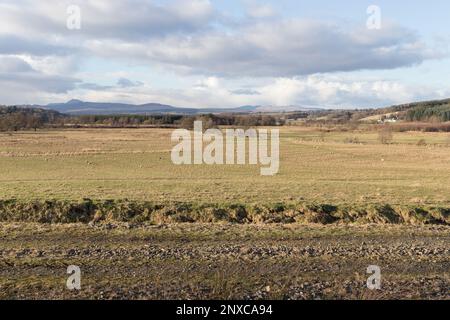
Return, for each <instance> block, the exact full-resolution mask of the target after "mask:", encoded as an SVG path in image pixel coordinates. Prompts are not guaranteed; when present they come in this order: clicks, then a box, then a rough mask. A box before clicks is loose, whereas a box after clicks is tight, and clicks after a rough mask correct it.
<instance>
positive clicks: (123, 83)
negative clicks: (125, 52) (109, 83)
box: [117, 78, 144, 88]
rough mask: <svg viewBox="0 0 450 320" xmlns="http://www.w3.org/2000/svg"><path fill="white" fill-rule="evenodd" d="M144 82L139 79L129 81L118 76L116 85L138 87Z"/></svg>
mask: <svg viewBox="0 0 450 320" xmlns="http://www.w3.org/2000/svg"><path fill="white" fill-rule="evenodd" d="M143 84H144V83H142V82H141V81H131V80H129V79H126V78H120V79H119V80H117V85H118V86H119V87H121V88H131V87H139V86H142V85H143Z"/></svg>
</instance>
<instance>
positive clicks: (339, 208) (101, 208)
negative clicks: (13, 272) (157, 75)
mask: <svg viewBox="0 0 450 320" xmlns="http://www.w3.org/2000/svg"><path fill="white" fill-rule="evenodd" d="M0 221H1V222H39V223H103V222H131V223H143V222H147V223H148V222H149V223H152V224H170V223H194V222H203V223H205V222H206V223H238V224H258V223H259V224H264V223H282V224H290V223H301V224H309V223H315V224H338V223H360V224H367V223H376V224H413V225H424V224H441V225H449V224H450V208H448V207H437V206H421V207H417V206H391V205H388V204H375V205H374V204H370V205H345V204H344V205H330V204H318V203H305V202H291V203H274V204H245V205H244V204H217V203H216V204H215V203H210V204H206V203H204V204H197V203H187V202H167V203H155V202H150V201H131V200H126V199H124V200H98V201H96V200H91V199H83V200H80V201H60V200H45V201H42V200H35V201H28V202H27V201H20V200H15V199H11V200H0Z"/></svg>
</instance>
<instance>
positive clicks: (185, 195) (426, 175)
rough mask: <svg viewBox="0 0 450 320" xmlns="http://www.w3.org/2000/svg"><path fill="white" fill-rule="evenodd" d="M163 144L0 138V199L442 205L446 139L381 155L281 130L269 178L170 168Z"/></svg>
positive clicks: (410, 143)
mask: <svg viewBox="0 0 450 320" xmlns="http://www.w3.org/2000/svg"><path fill="white" fill-rule="evenodd" d="M170 134H171V130H166V129H135V130H130V129H128V130H122V129H110V130H108V129H97V130H95V129H90V130H77V131H39V132H37V133H34V132H19V133H13V134H5V133H0V168H1V176H0V182H1V185H0V198H1V199H11V198H16V199H25V200H28V199H71V200H76V199H81V198H92V199H124V198H127V199H133V200H152V201H173V200H175V201H198V202H260V201H262V200H264V201H267V202H279V201H287V200H298V199H305V200H308V201H318V202H324V203H333V204H334V203H352V204H353V203H379V202H382V203H389V204H409V203H423V204H436V205H437V204H442V205H449V204H450V197H449V194H450V174H449V173H450V138H449V136H448V134H447V133H397V134H395V135H394V140H393V142H392V143H391V144H387V145H384V144H380V143H379V142H378V141H377V133H373V132H357V133H355V132H332V133H322V132H319V131H315V130H309V129H303V128H283V129H282V132H281V138H280V171H279V173H278V175H276V176H274V177H264V176H260V174H259V166H249V165H247V166H239V165H232V166H227V165H223V166H222V165H221V166H206V165H204V166H194V165H192V166H175V165H173V164H172V162H171V159H170V150H171V148H172V146H173V145H174V143H172V142H171V140H170ZM355 137H356V138H357V139H358V142H359V143H349V142H346V141H348V140H352V139H353V138H355ZM421 139H424V140H425V141H426V143H427V145H425V146H418V145H417V142H418V141H419V140H421Z"/></svg>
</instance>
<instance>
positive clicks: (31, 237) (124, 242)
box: [0, 223, 450, 299]
mask: <svg viewBox="0 0 450 320" xmlns="http://www.w3.org/2000/svg"><path fill="white" fill-rule="evenodd" d="M69 265H77V266H79V267H80V268H81V272H82V279H81V284H82V288H81V290H80V291H69V290H68V289H67V288H66V280H67V277H68V275H67V274H66V269H67V266H69ZM369 265H378V266H379V267H380V268H381V273H382V288H381V290H369V289H367V287H366V280H367V278H368V277H369V276H370V275H369V274H367V273H366V269H367V267H368V266H369ZM449 289H450V228H449V227H446V226H422V227H417V226H414V227H413V226H404V225H403V226H401V225H396V226H391V225H369V226H320V225H308V226H304V225H261V226H256V225H230V224H176V225H163V226H145V225H142V226H137V225H136V226H133V225H128V224H120V225H112V224H104V225H98V226H92V225H91V226H89V225H85V224H75V225H44V224H25V223H9V224H5V223H2V224H0V298H3V299H16V298H33V299H34V298H36V299H38V298H43V299H62V298H74V299H78V298H88V299H266V298H267V299H341V298H342V299H358V298H362V299H372V298H381V299H387V298H400V299H407V298H414V299H415V298H417V299H450V294H449V292H450V290H449Z"/></svg>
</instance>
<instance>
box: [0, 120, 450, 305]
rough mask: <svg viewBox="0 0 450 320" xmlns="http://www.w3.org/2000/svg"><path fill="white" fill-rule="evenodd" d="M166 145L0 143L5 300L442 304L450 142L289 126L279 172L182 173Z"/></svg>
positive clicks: (39, 139) (449, 238)
mask: <svg viewBox="0 0 450 320" xmlns="http://www.w3.org/2000/svg"><path fill="white" fill-rule="evenodd" d="M170 135H171V130H166V129H126V130H125V129H79V130H55V131H38V132H17V133H11V134H6V133H0V172H1V175H0V221H2V222H0V299H17V298H19V299H20V298H31V299H62V298H67V299H78V298H87V299H126V298H129V299H183V298H184V299H267V298H270V299H392V298H393V299H406V298H417V299H450V296H449V288H450V274H449V270H450V259H449V256H450V246H449V243H450V233H449V232H450V229H449V228H450V227H449V217H450V214H449V213H450V196H449V195H450V139H449V136H448V134H444V133H412V132H407V133H395V134H394V137H393V141H392V142H391V143H389V144H381V143H380V142H379V141H378V133H377V132H370V131H360V132H359V131H358V132H322V131H319V130H317V129H309V128H301V127H284V128H281V138H280V156H281V157H280V171H279V173H278V175H276V176H273V177H267V176H266V177H264V176H261V175H260V172H259V166H248V165H247V166H237V165H233V166H206V165H200V166H193V165H192V166H175V165H173V164H172V162H171V160H170V150H171V148H172V146H173V145H174V144H173V143H172V142H171V141H170ZM421 140H424V141H425V143H423V141H422V142H421V143H420V144H419V143H418V142H419V141H421ZM88 199H91V200H88ZM177 202H181V203H185V204H183V205H178V206H173V205H172V204H171V203H177ZM303 202H304V203H307V204H321V205H319V206H314V205H312V206H309V205H306V207H303V206H302V203H303ZM158 203H160V204H166V205H161V206H158V205H157V204H158ZM280 203H281V204H280ZM211 204H214V205H211ZM235 204H242V205H243V206H247V207H240V206H236V205H235ZM325 204H327V205H330V206H327V205H325ZM210 205H211V206H212V207H211V206H210ZM254 205H255V206H264V205H267V207H263V208H262V209H261V208H260V209H261V210H262V213H258V212H259V211H258V212H256V211H257V210H256V209H254V208H253V207H251V206H254ZM371 205H374V206H376V205H378V206H379V207H374V208H378V209H376V210H375V209H373V208H372V209H370V210H375V211H370V210H368V211H367V212H366V211H364V208H365V207H370V206H371ZM386 205H389V206H387V207H386ZM380 206H381V207H380ZM390 206H392V207H393V208H394V209H395V210H394V209H392V208H391V207H390ZM403 207H405V208H409V207H411V208H412V209H404V208H403ZM224 208H225V209H226V210H228V211H227V214H228V215H226V216H225V217H224V218H223V217H222V216H221V212H222V211H221V210H222V209H224ZM252 208H253V209H252ZM280 208H281V209H280ZM330 208H334V209H330ZM342 208H345V209H342ZM399 208H400V209H399ZM402 208H403V209H402ZM430 208H431V209H430ZM149 210H150V211H151V212H150V211H149ZM180 210H181V211H180ZM242 210H244V211H245V212H244V213H245V214H244V213H242V212H243V211H242ZM246 210H247V211H246ZM255 210H256V211H255ZM264 210H265V211H264ZM342 210H344V211H342ZM359 210H362V211H364V213H361V212H362V211H359ZM404 210H406V211H404ZM103 211H105V212H106V213H105V212H103ZM203 211H206V212H207V213H208V214H206V215H204V212H203ZM149 212H150V213H149ZM211 212H212V214H210V213H211ZM255 212H256V213H255ZM343 212H344V213H345V214H344V213H343ZM175 213H176V214H175ZM103 214H104V215H106V216H109V217H110V219H104V220H100V219H98V218H99V217H100V216H102V215H103ZM202 214H203V215H202ZM211 217H213V218H214V219H211ZM191 218H192V220H189V219H191ZM216 218H217V219H216ZM222 218H223V219H222ZM353 218H355V219H356V220H353ZM360 218H361V219H360ZM215 219H216V220H217V221H216V220H215ZM324 219H325V220H324ZM327 219H331V221H337V222H344V223H333V224H327V223H328V222H329V221H328V220H327ZM183 221H184V222H186V221H190V222H192V221H196V222H197V223H181V224H179V223H174V222H183ZM354 221H355V222H358V223H357V224H355V223H345V222H354ZM36 222H40V223H36ZM60 222H64V223H60ZM67 222H71V223H67ZM73 222H77V223H73ZM80 222H82V223H80ZM206 222H218V223H206ZM230 222H231V223H230ZM233 222H246V223H233ZM265 222H270V223H265ZM391 222H400V223H396V224H391ZM401 222H405V223H401ZM322 224H327V225H322ZM428 224H429V225H428ZM71 264H74V265H78V266H80V268H81V271H82V289H81V290H80V291H69V290H68V289H67V288H66V279H67V276H68V275H67V273H66V268H67V266H68V265H71ZM373 264H375V265H378V266H380V268H381V270H382V289H381V290H375V291H373V290H369V289H368V288H367V287H366V279H367V277H368V274H367V273H366V269H367V267H368V266H369V265H373Z"/></svg>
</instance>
